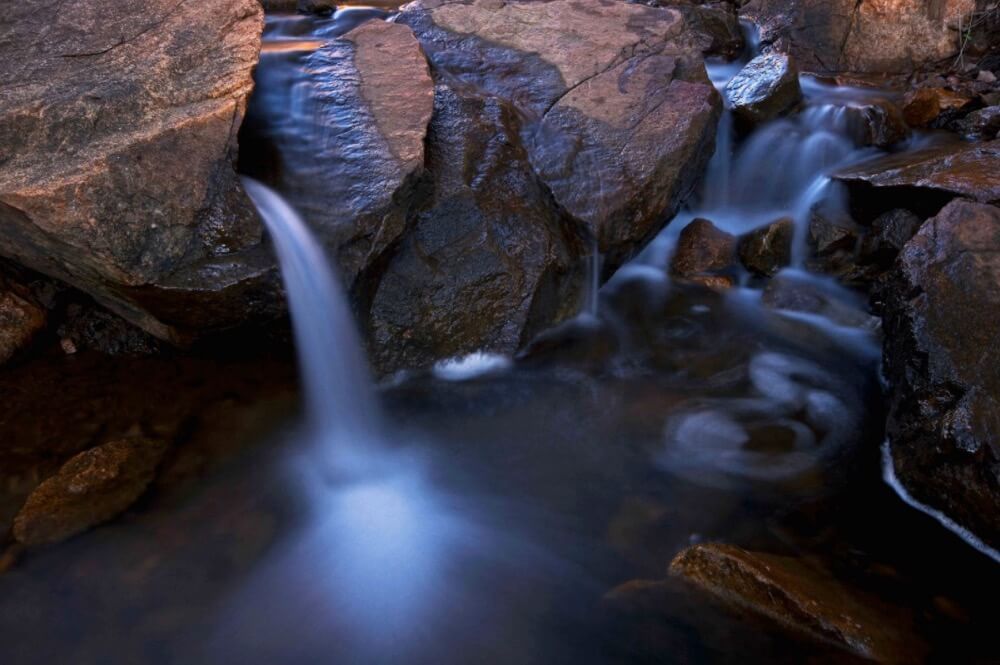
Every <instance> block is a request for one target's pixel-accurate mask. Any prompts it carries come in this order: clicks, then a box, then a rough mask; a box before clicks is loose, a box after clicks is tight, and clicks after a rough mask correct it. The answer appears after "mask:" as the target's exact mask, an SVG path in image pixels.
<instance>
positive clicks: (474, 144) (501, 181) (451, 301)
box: [368, 84, 585, 371]
mask: <svg viewBox="0 0 1000 665" xmlns="http://www.w3.org/2000/svg"><path fill="white" fill-rule="evenodd" d="M434 105H435V110H434V116H433V119H432V121H431V126H430V130H429V132H428V136H427V171H428V173H427V175H426V177H425V179H424V181H423V182H422V183H421V185H420V187H419V189H420V190H421V191H420V195H419V197H418V198H417V199H416V200H415V202H414V206H413V210H412V211H411V218H410V220H409V222H408V227H409V230H408V232H407V234H406V236H405V237H404V238H403V240H402V242H401V243H400V246H399V248H398V249H397V250H396V251H395V253H394V254H393V255H392V257H391V258H390V259H389V261H388V263H387V265H386V267H385V270H384V275H383V277H382V280H381V282H380V284H379V286H378V290H377V291H376V293H375V296H374V300H373V302H372V306H371V312H370V320H369V324H368V328H369V333H370V338H371V343H372V345H373V348H372V353H373V357H374V362H375V365H376V367H377V368H378V369H379V370H381V371H390V370H395V369H400V368H408V367H421V366H426V365H428V364H430V363H433V362H434V361H435V360H438V359H441V358H447V357H451V356H455V355H459V354H463V353H468V352H471V351H476V350H480V349H485V350H490V351H495V352H501V353H511V352H513V351H515V350H516V349H518V348H519V347H520V346H521V345H522V344H523V343H525V342H527V341H528V340H529V339H530V338H531V337H532V336H533V335H534V334H536V333H537V332H540V331H541V330H542V329H543V328H545V327H546V326H548V325H549V324H551V323H554V322H555V321H558V320H561V319H563V318H566V317H567V316H570V315H571V314H572V313H574V312H576V311H577V310H578V308H579V301H580V297H579V289H580V286H581V284H582V283H583V281H584V280H583V270H584V262H583V261H582V260H581V259H580V258H579V257H581V256H582V255H583V252H584V249H583V248H584V247H585V244H584V243H583V241H582V239H581V238H579V237H578V229H577V227H576V226H575V225H574V224H573V223H572V222H571V221H570V220H568V219H566V218H565V217H564V216H563V215H562V214H561V213H560V212H559V211H558V210H557V208H556V206H555V205H554V204H553V203H552V201H551V198H550V197H548V196H547V195H546V192H545V188H544V185H543V184H542V183H541V182H540V180H539V179H538V177H537V176H536V175H535V173H534V171H533V170H532V168H531V165H530V163H529V161H528V155H527V151H526V149H525V147H524V144H523V143H522V141H521V130H522V127H521V124H520V117H519V115H518V114H517V112H516V111H515V110H514V109H513V108H512V107H511V106H510V104H508V103H507V102H505V101H504V100H502V99H499V98H497V97H494V96H492V95H480V94H476V93H474V92H470V91H465V90H463V91H458V90H455V89H452V88H450V87H448V86H447V85H445V84H439V85H438V86H437V88H436V91H435V95H434Z"/></svg>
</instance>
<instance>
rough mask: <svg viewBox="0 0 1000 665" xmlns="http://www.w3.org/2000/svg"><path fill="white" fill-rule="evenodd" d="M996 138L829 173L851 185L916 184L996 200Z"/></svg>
mask: <svg viewBox="0 0 1000 665" xmlns="http://www.w3.org/2000/svg"><path fill="white" fill-rule="evenodd" d="M997 173H1000V141H990V142H987V143H958V144H950V145H946V146H942V147H938V148H929V149H926V150H920V151H916V152H907V153H900V154H896V155H888V156H886V157H882V158H878V159H874V160H870V161H867V162H864V163H862V164H859V165H857V166H853V167H848V168H847V169H844V170H842V171H839V172H837V173H835V174H834V175H833V177H834V178H835V179H837V180H840V181H842V182H846V183H847V184H848V185H850V186H852V187H857V186H860V185H865V186H867V187H873V188H876V189H879V188H896V187H899V188H916V189H926V190H932V191H934V192H940V193H944V194H947V195H952V196H965V197H968V198H971V199H974V200H976V201H980V202H983V203H989V202H993V201H1000V178H997V177H996V174H997Z"/></svg>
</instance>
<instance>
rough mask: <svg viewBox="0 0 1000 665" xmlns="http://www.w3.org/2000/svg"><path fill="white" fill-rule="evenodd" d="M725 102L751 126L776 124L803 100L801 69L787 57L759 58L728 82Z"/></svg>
mask: <svg viewBox="0 0 1000 665" xmlns="http://www.w3.org/2000/svg"><path fill="white" fill-rule="evenodd" d="M726 98H727V99H728V100H729V104H730V106H731V107H732V109H733V113H735V114H736V116H737V117H738V118H740V119H741V120H742V121H743V122H744V123H746V124H747V125H749V126H753V125H758V124H760V123H762V122H767V121H768V120H773V119H774V118H777V117H778V116H780V115H782V114H784V113H787V112H788V111H790V110H791V109H792V108H794V107H795V106H796V105H797V104H798V103H799V102H800V101H801V100H802V89H801V88H800V87H799V71H798V68H797V67H796V66H795V62H794V61H793V60H792V58H790V57H789V56H787V55H782V54H780V53H771V54H764V55H759V56H757V57H756V58H754V59H753V60H751V61H750V62H748V63H747V64H746V66H745V67H744V68H743V69H742V70H740V72H739V73H738V74H737V75H736V76H734V77H733V79H732V80H731V81H729V83H728V84H727V85H726Z"/></svg>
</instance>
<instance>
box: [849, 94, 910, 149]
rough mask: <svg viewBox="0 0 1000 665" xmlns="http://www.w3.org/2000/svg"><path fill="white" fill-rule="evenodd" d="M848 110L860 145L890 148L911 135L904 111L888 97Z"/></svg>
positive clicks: (851, 107)
mask: <svg viewBox="0 0 1000 665" xmlns="http://www.w3.org/2000/svg"><path fill="white" fill-rule="evenodd" d="M847 111H848V113H850V114H851V115H850V118H851V120H850V122H851V125H852V129H853V133H854V135H855V140H856V141H857V143H858V145H862V146H867V145H871V146H875V147H876V148H888V147H889V146H891V145H893V144H895V143H899V142H900V141H903V140H906V139H907V138H908V137H909V136H910V128H909V127H908V126H907V124H906V120H905V119H904V117H903V112H902V111H901V110H900V109H899V107H898V106H896V104H894V103H893V102H891V101H889V100H888V99H877V100H873V101H871V102H869V103H867V104H863V105H860V106H850V107H847Z"/></svg>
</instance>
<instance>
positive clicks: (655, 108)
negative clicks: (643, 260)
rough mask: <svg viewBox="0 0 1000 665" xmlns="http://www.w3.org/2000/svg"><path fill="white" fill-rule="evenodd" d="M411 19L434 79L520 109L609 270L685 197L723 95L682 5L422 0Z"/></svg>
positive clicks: (556, 192) (558, 189)
mask: <svg viewBox="0 0 1000 665" xmlns="http://www.w3.org/2000/svg"><path fill="white" fill-rule="evenodd" d="M398 20H399V21H401V22H403V23H406V24H408V25H410V26H412V27H413V29H414V32H415V33H416V34H417V36H418V38H419V39H420V42H421V44H422V45H423V47H424V50H425V52H426V53H427V56H428V59H429V60H430V62H431V65H432V70H433V73H434V76H435V78H436V80H438V81H439V82H441V81H449V80H450V81H456V82H461V83H463V84H466V85H469V86H471V87H473V88H475V89H479V90H482V91H485V92H487V93H490V94H493V95H496V96H497V97H498V98H500V99H503V100H505V101H506V102H508V103H510V104H512V105H513V106H514V107H515V108H516V109H517V110H518V111H519V112H520V113H522V114H523V115H524V116H525V117H526V119H527V123H526V125H525V127H524V132H525V134H526V135H527V136H528V139H527V141H526V146H527V150H528V155H529V157H530V160H531V164H532V165H533V167H534V169H535V171H536V172H537V173H538V175H539V176H540V178H541V179H542V181H543V182H544V184H545V186H546V187H547V188H548V189H549V190H550V191H551V194H552V196H553V197H554V198H555V201H556V202H557V203H558V204H559V205H560V206H562V208H563V209H564V210H565V211H566V212H568V213H569V215H571V216H572V217H573V218H574V219H575V220H576V221H577V222H578V223H579V224H581V225H582V226H584V227H585V228H586V229H587V230H588V232H589V233H590V234H591V235H592V236H593V237H595V238H597V240H598V242H599V247H600V250H601V252H602V254H603V257H604V265H605V270H604V272H605V274H610V272H611V271H612V270H613V269H614V268H615V267H617V266H618V265H620V264H621V263H622V262H624V261H625V260H627V259H628V258H630V257H631V256H632V255H633V254H635V252H636V251H638V249H639V248H640V247H641V246H642V245H643V244H644V243H645V242H647V241H648V240H649V239H650V238H652V237H653V235H655V233H656V232H657V231H658V230H659V229H660V228H661V227H662V225H663V224H664V222H665V221H666V220H668V219H670V218H671V217H672V216H673V214H674V213H675V212H676V210H677V209H678V207H679V205H680V203H681V202H682V201H683V200H684V199H685V198H686V197H687V196H688V195H689V194H690V192H691V191H692V189H693V187H694V185H695V182H696V181H697V179H698V177H699V176H700V174H701V172H702V170H703V169H704V166H705V165H706V163H707V160H708V158H709V157H710V155H711V153H712V151H713V149H714V132H715V127H716V122H717V119H718V114H719V112H720V107H721V104H720V100H719V96H718V93H717V92H716V91H715V88H714V87H713V86H712V85H711V84H710V82H709V81H708V78H707V75H706V73H705V69H704V65H703V62H702V58H701V54H700V53H699V51H698V48H697V45H696V44H695V43H694V42H695V39H694V35H693V34H692V33H691V31H687V30H685V27H684V21H683V19H682V17H681V15H680V13H679V12H677V11H675V10H672V9H660V8H652V7H646V6H643V5H637V4H627V3H620V2H605V3H580V2H577V1H575V0H553V1H552V2H516V1H511V2H496V1H493V0H475V1H472V0H451V1H449V0H444V1H441V0H433V1H432V0H427V1H422V2H415V3H411V4H410V5H407V7H406V9H405V11H403V12H402V13H401V14H400V15H399V17H398Z"/></svg>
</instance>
